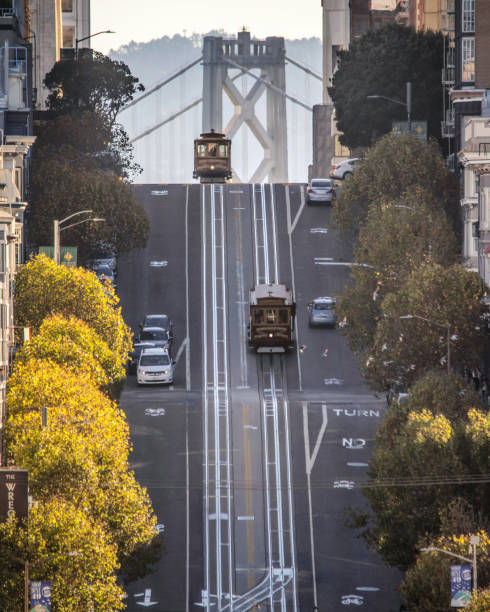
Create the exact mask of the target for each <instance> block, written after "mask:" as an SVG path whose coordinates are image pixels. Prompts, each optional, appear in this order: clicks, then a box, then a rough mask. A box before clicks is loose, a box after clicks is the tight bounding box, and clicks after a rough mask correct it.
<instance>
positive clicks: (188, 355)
mask: <svg viewBox="0 0 490 612" xmlns="http://www.w3.org/2000/svg"><path fill="white" fill-rule="evenodd" d="M188 213H189V185H186V188H185V336H186V338H187V347H186V352H185V388H186V391H190V390H191V340H190V335H189V222H188V220H189V216H188Z"/></svg>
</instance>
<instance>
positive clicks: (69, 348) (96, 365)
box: [15, 315, 126, 388]
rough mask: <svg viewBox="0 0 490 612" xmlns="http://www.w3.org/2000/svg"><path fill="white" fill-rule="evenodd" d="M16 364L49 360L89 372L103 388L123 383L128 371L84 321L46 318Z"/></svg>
mask: <svg viewBox="0 0 490 612" xmlns="http://www.w3.org/2000/svg"><path fill="white" fill-rule="evenodd" d="M15 359H16V363H25V362H27V361H29V360H30V359H42V360H49V361H51V362H54V363H57V364H59V365H62V366H64V367H69V368H71V369H73V370H74V371H76V372H86V373H88V374H89V375H90V377H91V378H92V379H93V380H94V382H96V383H97V384H98V385H100V386H101V387H102V388H107V386H108V385H111V384H114V383H117V382H120V381H121V380H123V379H124V378H125V375H126V373H125V370H124V367H123V366H122V364H121V361H120V359H118V357H117V355H116V354H114V353H113V352H112V351H111V350H110V349H109V347H108V345H107V343H106V342H104V340H102V338H101V337H100V336H99V335H98V334H97V332H95V331H94V330H93V329H92V328H91V327H89V326H88V325H87V324H86V323H85V322H84V321H81V320H80V319H77V318H75V317H69V318H67V317H64V316H61V315H52V316H50V317H46V318H45V319H44V320H43V322H42V324H41V327H40V328H39V333H38V334H36V335H35V336H34V337H33V338H32V340H31V341H30V342H27V343H25V344H24V345H23V346H22V348H21V349H20V351H18V352H17V354H16V357H15Z"/></svg>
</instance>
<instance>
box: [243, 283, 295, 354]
mask: <svg viewBox="0 0 490 612" xmlns="http://www.w3.org/2000/svg"><path fill="white" fill-rule="evenodd" d="M295 313H296V305H295V303H294V301H293V293H292V291H291V290H290V289H288V288H287V287H286V285H273V284H269V285H256V286H255V287H254V288H253V289H252V290H251V291H250V321H249V325H248V340H249V346H250V347H251V348H253V349H256V350H257V353H285V352H286V351H287V350H288V349H289V348H292V347H293V346H294V341H293V337H292V335H293V330H294V316H295Z"/></svg>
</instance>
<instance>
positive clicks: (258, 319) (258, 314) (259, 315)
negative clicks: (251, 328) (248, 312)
mask: <svg viewBox="0 0 490 612" xmlns="http://www.w3.org/2000/svg"><path fill="white" fill-rule="evenodd" d="M254 319H255V323H257V324H258V325H260V324H261V323H263V322H264V311H263V310H255V311H254Z"/></svg>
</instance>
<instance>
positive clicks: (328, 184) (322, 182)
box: [311, 180, 332, 187]
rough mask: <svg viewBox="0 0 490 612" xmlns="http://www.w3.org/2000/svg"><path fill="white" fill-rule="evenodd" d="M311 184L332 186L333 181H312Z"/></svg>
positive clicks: (314, 185)
mask: <svg viewBox="0 0 490 612" xmlns="http://www.w3.org/2000/svg"><path fill="white" fill-rule="evenodd" d="M311 186H312V187H331V186H332V181H328V180H325V181H311Z"/></svg>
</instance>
